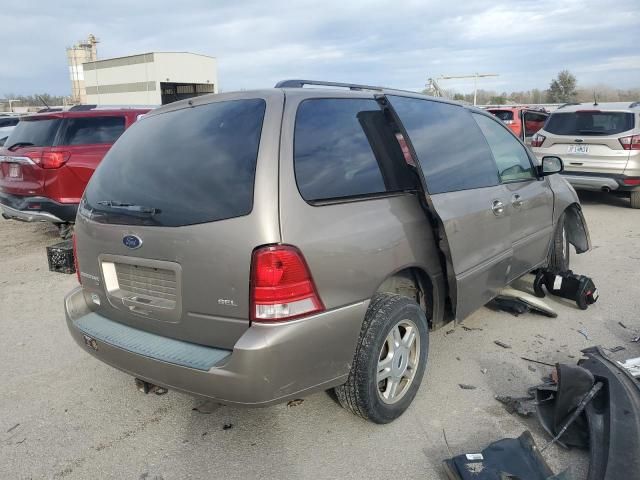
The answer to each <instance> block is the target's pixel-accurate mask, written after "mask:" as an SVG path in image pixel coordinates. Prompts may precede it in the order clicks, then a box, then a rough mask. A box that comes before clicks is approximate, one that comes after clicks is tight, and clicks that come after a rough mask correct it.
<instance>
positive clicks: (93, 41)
mask: <svg viewBox="0 0 640 480" xmlns="http://www.w3.org/2000/svg"><path fill="white" fill-rule="evenodd" d="M98 42H99V40H98V39H97V38H96V37H95V36H93V35H89V37H88V38H87V41H86V42H84V41H82V42H78V43H76V44H75V45H74V46H73V47H69V48H67V63H68V64H69V79H70V80H71V102H72V103H86V101H87V96H86V91H85V87H84V71H83V68H82V65H83V64H84V63H86V62H93V61H95V60H97V59H98V50H97V48H96V45H97V44H98Z"/></svg>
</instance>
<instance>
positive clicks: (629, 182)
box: [622, 177, 640, 187]
mask: <svg viewBox="0 0 640 480" xmlns="http://www.w3.org/2000/svg"><path fill="white" fill-rule="evenodd" d="M622 183H624V184H625V185H629V186H631V187H635V186H638V185H640V178H637V177H636V178H633V177H629V178H625V179H624V180H622Z"/></svg>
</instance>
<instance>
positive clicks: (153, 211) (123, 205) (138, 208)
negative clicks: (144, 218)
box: [97, 200, 162, 215]
mask: <svg viewBox="0 0 640 480" xmlns="http://www.w3.org/2000/svg"><path fill="white" fill-rule="evenodd" d="M97 203H98V205H104V206H105V207H109V208H118V209H123V210H128V211H130V212H137V213H147V214H149V215H157V214H159V213H162V210H160V209H159V208H153V207H145V206H142V205H135V204H133V203H127V202H118V201H117V200H101V201H99V202H97Z"/></svg>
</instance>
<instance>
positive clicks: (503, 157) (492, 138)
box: [473, 113, 535, 183]
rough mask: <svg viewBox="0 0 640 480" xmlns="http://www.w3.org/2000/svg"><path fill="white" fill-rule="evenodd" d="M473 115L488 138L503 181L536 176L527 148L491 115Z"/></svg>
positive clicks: (514, 180)
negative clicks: (490, 116)
mask: <svg viewBox="0 0 640 480" xmlns="http://www.w3.org/2000/svg"><path fill="white" fill-rule="evenodd" d="M473 117H474V118H475V120H476V122H477V123H478V126H479V127H480V130H482V133H483V134H484V136H485V137H486V139H487V143H488V144H489V147H490V148H491V152H492V153H493V158H494V159H495V161H496V165H497V166H498V173H499V174H500V180H501V181H502V182H503V183H504V182H518V181H522V180H531V179H532V178H535V174H534V171H533V166H532V165H531V161H530V160H529V156H528V155H527V152H526V150H525V149H524V147H523V146H522V145H521V144H520V142H518V141H517V140H516V139H515V138H513V135H511V134H510V133H509V132H508V131H507V130H506V129H505V128H504V127H503V126H502V125H499V124H498V122H496V121H495V120H493V119H491V118H489V117H486V116H484V115H479V114H477V113H474V114H473Z"/></svg>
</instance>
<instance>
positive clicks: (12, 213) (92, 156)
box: [0, 108, 149, 238]
mask: <svg viewBox="0 0 640 480" xmlns="http://www.w3.org/2000/svg"><path fill="white" fill-rule="evenodd" d="M148 111H149V110H148V109H133V108H131V109H110V110H99V109H89V110H75V111H74V110H73V109H72V110H69V111H66V112H46V113H41V114H36V115H30V116H28V117H23V118H22V119H21V121H20V123H19V124H18V125H17V126H16V128H15V129H14V130H13V131H12V132H11V134H10V135H9V138H7V140H6V142H5V144H4V148H2V149H1V150H0V208H2V215H3V217H5V218H13V219H16V220H22V221H27V222H35V221H46V222H52V223H54V224H56V225H57V226H58V227H59V228H60V235H61V236H62V237H63V238H66V237H67V236H68V235H69V233H70V224H72V223H73V222H74V221H75V217H76V211H77V209H78V204H79V203H80V197H82V193H83V192H84V189H85V187H86V185H87V182H88V181H89V179H90V178H91V175H92V174H93V172H94V170H95V169H96V167H97V166H98V164H99V163H100V161H101V160H102V158H103V157H104V155H105V154H106V153H107V151H108V150H109V148H111V145H113V143H114V142H115V141H116V140H117V139H118V137H119V136H120V135H121V134H122V132H124V131H125V130H126V129H127V128H129V127H130V126H131V125H132V124H133V123H134V122H135V121H136V120H137V119H138V117H139V116H140V115H142V114H144V113H146V112H148Z"/></svg>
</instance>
